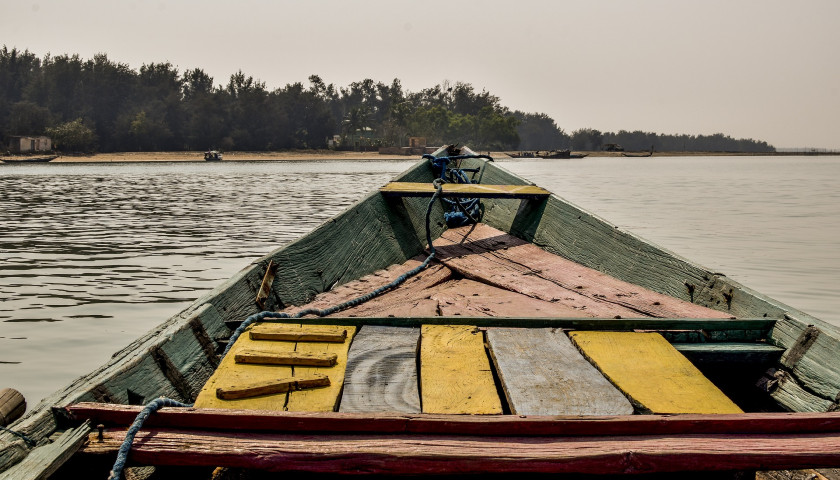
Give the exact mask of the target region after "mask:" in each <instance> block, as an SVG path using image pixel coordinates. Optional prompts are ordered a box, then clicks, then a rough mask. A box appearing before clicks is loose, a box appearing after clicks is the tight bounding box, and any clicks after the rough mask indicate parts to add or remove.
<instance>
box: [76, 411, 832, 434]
mask: <svg viewBox="0 0 840 480" xmlns="http://www.w3.org/2000/svg"><path fill="white" fill-rule="evenodd" d="M142 408H143V407H141V406H132V405H115V404H103V403H78V404H75V405H71V406H69V407H67V410H68V412H69V413H70V414H71V415H72V417H73V418H75V419H77V420H78V421H79V422H82V421H84V420H85V419H91V423H93V424H99V423H102V424H105V425H109V426H128V425H130V424H131V423H132V422H133V421H134V418H135V417H136V416H137V414H138V413H140V410H142ZM146 425H148V426H150V427H164V426H165V427H172V428H213V429H218V430H250V431H274V432H335V433H347V432H354V433H415V434H447V435H457V434H463V435H488V436H493V435H508V434H510V433H511V432H516V433H517V435H527V436H545V435H563V436H578V435H581V436H586V435H675V434H688V433H693V434H719V433H749V434H769V433H779V434H782V433H818V432H840V412H829V413H775V412H774V413H741V414H725V415H614V416H519V415H483V416H480V417H478V416H470V415H433V414H396V413H376V414H358V413H334V412H274V411H259V410H230V409H211V408H164V409H161V410H159V411H158V412H156V413H154V414H153V415H151V416H150V417H149V418H148V419H147V420H146Z"/></svg>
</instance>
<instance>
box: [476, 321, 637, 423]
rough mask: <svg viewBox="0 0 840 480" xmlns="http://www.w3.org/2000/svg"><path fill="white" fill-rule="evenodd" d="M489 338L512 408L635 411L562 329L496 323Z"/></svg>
mask: <svg viewBox="0 0 840 480" xmlns="http://www.w3.org/2000/svg"><path fill="white" fill-rule="evenodd" d="M487 343H488V346H489V350H490V354H491V357H492V359H493V363H494V364H495V365H496V371H497V372H498V374H499V379H500V380H501V384H502V388H503V390H504V392H505V396H506V397H507V402H508V406H510V410H511V413H514V414H519V415H630V414H632V413H633V406H632V405H631V404H630V402H629V401H628V400H627V399H626V398H625V397H624V395H623V394H622V393H621V392H619V391H618V390H617V389H616V388H615V387H614V386H612V384H611V383H610V382H609V381H608V380H607V379H606V378H604V376H603V375H601V373H600V372H598V370H597V369H595V367H593V366H592V365H591V364H590V363H589V362H587V361H586V359H584V358H583V356H582V355H581V354H580V352H578V351H577V349H575V347H574V346H573V345H572V343H571V341H569V338H568V337H567V336H566V334H565V333H563V331H562V330H556V329H548V328H491V329H488V330H487Z"/></svg>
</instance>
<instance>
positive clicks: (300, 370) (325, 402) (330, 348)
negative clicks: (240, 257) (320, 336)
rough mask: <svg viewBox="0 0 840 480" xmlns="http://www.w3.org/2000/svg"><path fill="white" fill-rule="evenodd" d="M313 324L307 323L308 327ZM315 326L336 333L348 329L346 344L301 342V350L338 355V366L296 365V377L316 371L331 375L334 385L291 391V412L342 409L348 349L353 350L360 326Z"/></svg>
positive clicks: (302, 351) (289, 406)
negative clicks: (352, 342) (339, 404)
mask: <svg viewBox="0 0 840 480" xmlns="http://www.w3.org/2000/svg"><path fill="white" fill-rule="evenodd" d="M306 327H310V326H309V325H304V328H306ZM311 327H312V328H313V329H317V330H319V331H323V330H324V329H325V328H327V329H330V330H333V332H334V333H337V332H341V331H342V330H346V331H347V341H346V342H344V343H324V342H317V343H316V342H298V343H297V350H296V352H298V353H303V354H313V355H314V354H319V355H333V354H334V355H335V356H336V361H335V365H333V366H331V367H294V376H295V377H310V376H312V375H315V374H319V373H320V374H324V375H327V376H328V377H330V386H328V387H324V388H314V389H308V390H299V391H295V392H289V401H288V403H287V405H286V410H288V411H290V412H332V411H335V410H336V408H338V396H339V394H340V393H341V388H342V387H343V386H344V371H345V369H346V367H347V351H348V350H350V341H351V339H352V338H353V335H355V334H356V327H342V326H324V325H321V326H311Z"/></svg>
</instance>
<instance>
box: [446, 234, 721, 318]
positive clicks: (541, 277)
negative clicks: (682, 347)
mask: <svg viewBox="0 0 840 480" xmlns="http://www.w3.org/2000/svg"><path fill="white" fill-rule="evenodd" d="M435 246H436V247H437V249H438V252H439V255H438V258H439V259H440V260H441V261H442V262H443V263H444V264H445V265H447V266H448V267H449V268H451V269H453V270H454V271H456V272H458V273H460V274H462V275H464V276H465V277H467V278H472V279H476V280H479V281H482V282H485V283H489V284H491V285H496V286H499V287H502V288H505V289H507V290H511V291H515V292H519V293H523V294H525V295H528V296H531V297H534V298H539V299H541V300H545V301H550V302H560V303H565V304H568V305H571V306H573V307H574V308H577V309H579V310H588V311H589V312H592V316H596V317H614V316H616V315H619V316H621V317H639V316H642V317H686V318H687V317H703V318H727V317H728V316H729V315H728V314H726V313H724V312H719V311H716V310H712V309H709V308H705V307H700V306H698V305H694V304H692V303H689V302H685V301H682V300H678V299H676V298H673V297H670V296H667V295H663V294H660V293H657V292H654V291H651V290H648V289H646V288H643V287H640V286H638V285H634V284H632V283H628V282H625V281H622V280H619V279H617V278H614V277H611V276H609V275H606V274H604V273H601V272H599V271H597V270H594V269H591V268H588V267H584V266H582V265H580V264H577V263H575V262H572V261H570V260H567V259H565V258H562V257H560V256H558V255H553V254H551V253H549V252H546V251H545V250H543V249H541V248H539V247H537V246H536V245H533V244H531V243H528V242H525V241H524V240H521V239H519V238H516V237H514V236H512V235H509V234H507V233H505V232H502V231H500V230H497V229H495V228H492V227H490V226H488V225H484V224H478V225H475V226H474V227H461V228H455V229H450V230H447V231H446V232H444V233H443V234H442V235H441V238H439V239H438V240H436V241H435Z"/></svg>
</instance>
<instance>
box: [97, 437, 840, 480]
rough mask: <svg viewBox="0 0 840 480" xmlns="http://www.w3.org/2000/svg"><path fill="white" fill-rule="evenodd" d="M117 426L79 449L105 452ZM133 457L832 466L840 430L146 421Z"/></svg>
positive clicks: (465, 468) (366, 468) (175, 461)
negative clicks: (322, 430)
mask: <svg viewBox="0 0 840 480" xmlns="http://www.w3.org/2000/svg"><path fill="white" fill-rule="evenodd" d="M124 436H125V432H124V431H116V432H111V431H107V432H106V433H105V435H104V437H105V439H104V441H103V442H93V441H91V442H90V443H88V444H87V446H86V447H85V449H84V452H86V453H90V454H96V455H101V454H103V453H108V454H113V453H114V452H115V451H116V450H117V449H118V448H119V445H120V443H121V442H122V439H123V437H124ZM131 455H132V459H133V460H134V461H136V462H139V463H145V464H157V465H182V466H198V465H205V466H226V467H240V468H250V469H259V470H267V471H307V472H324V473H337V472H365V473H369V474H396V475H409V474H410V475H420V474H432V473H435V474H441V473H457V474H462V475H463V474H488V473H494V474H495V473H506V472H526V473H528V472H533V473H537V472H540V473H587V474H601V475H607V474H638V473H654V472H679V471H727V470H754V469H757V468H763V469H786V468H787V469H789V468H808V467H817V466H823V467H835V466H840V434H837V433H822V434H819V433H818V434H805V435H769V436H768V435H668V436H647V435H640V436H614V437H562V436H560V437H556V436H550V437H518V436H501V437H470V436H440V435H424V436H415V435H400V434H390V435H383V436H371V435H294V434H271V433H260V434H258V433H253V432H209V431H190V430H158V429H148V430H146V429H144V430H141V431H140V433H139V434H138V435H137V437H136V440H135V443H134V447H133V448H132V450H131Z"/></svg>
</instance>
